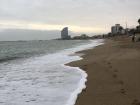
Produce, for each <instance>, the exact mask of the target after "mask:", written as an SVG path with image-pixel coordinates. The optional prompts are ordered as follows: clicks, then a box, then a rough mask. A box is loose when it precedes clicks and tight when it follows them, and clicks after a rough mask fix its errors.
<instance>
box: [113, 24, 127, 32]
mask: <svg viewBox="0 0 140 105" xmlns="http://www.w3.org/2000/svg"><path fill="white" fill-rule="evenodd" d="M111 33H112V34H114V35H115V34H125V30H124V29H123V27H122V26H120V24H116V25H115V26H112V27H111Z"/></svg>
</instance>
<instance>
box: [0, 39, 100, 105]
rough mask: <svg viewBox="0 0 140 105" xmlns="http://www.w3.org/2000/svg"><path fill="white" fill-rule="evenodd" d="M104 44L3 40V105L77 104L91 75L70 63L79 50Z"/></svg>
mask: <svg viewBox="0 0 140 105" xmlns="http://www.w3.org/2000/svg"><path fill="white" fill-rule="evenodd" d="M101 44H103V40H93V41H80V40H79V41H70V40H69V41H61V40H51V41H17V42H0V105H74V104H75V101H76V99H77V95H78V94H79V93H81V91H82V89H84V88H85V87H86V86H85V82H86V81H87V80H86V78H87V74H86V73H85V72H84V71H83V70H81V69H79V68H78V67H69V66H65V64H66V63H69V62H72V61H75V60H80V59H82V58H81V57H80V56H78V55H73V54H74V53H75V52H77V51H80V50H84V49H88V48H92V47H95V46H98V45H101Z"/></svg>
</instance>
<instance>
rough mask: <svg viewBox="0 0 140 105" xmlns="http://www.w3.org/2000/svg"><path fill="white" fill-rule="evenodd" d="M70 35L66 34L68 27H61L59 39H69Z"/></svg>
mask: <svg viewBox="0 0 140 105" xmlns="http://www.w3.org/2000/svg"><path fill="white" fill-rule="evenodd" d="M70 38H71V37H70V36H69V34H68V27H65V28H63V30H62V31H61V39H66V40H68V39H70Z"/></svg>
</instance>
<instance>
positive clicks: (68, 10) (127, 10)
mask: <svg viewBox="0 0 140 105" xmlns="http://www.w3.org/2000/svg"><path fill="white" fill-rule="evenodd" d="M139 10H140V0H0V30H2V29H7V28H8V29H9V28H10V29H36V30H61V29H62V28H63V27H64V26H68V27H69V28H70V30H71V31H73V32H85V33H86V32H87V33H88V32H89V33H92V32H93V33H104V32H108V31H110V26H112V25H114V24H116V23H120V24H122V26H125V22H126V21H127V23H128V26H129V27H133V26H135V25H137V20H138V18H140V12H139Z"/></svg>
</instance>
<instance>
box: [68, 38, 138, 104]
mask: <svg viewBox="0 0 140 105" xmlns="http://www.w3.org/2000/svg"><path fill="white" fill-rule="evenodd" d="M78 53H84V54H85V55H83V56H82V57H83V60H80V61H75V62H72V63H70V64H69V65H70V66H74V67H77V66H78V67H80V68H81V69H83V70H85V71H86V72H87V74H88V78H87V80H88V81H87V83H86V86H87V88H86V89H85V90H83V92H82V93H81V94H80V95H79V97H78V99H77V102H76V105H140V42H136V43H132V42H131V38H130V37H127V36H121V37H114V38H111V39H105V44H104V45H100V46H98V47H96V48H94V49H90V50H85V51H81V52H78Z"/></svg>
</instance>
